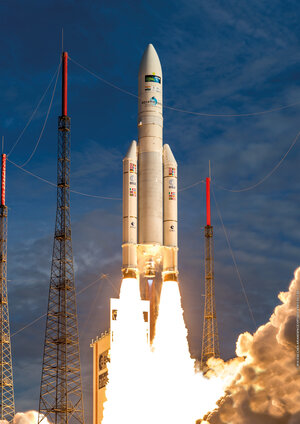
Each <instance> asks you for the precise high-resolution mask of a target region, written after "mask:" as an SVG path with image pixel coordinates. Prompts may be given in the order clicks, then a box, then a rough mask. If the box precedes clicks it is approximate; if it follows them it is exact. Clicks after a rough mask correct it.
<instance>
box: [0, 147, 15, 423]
mask: <svg viewBox="0 0 300 424" xmlns="http://www.w3.org/2000/svg"><path fill="white" fill-rule="evenodd" d="M5 175H6V155H5V154H2V170H1V206H0V326H1V329H0V331H1V339H0V396H1V399H0V402H1V403H0V420H7V421H9V422H10V421H12V420H13V418H14V415H15V400H14V382H13V370H12V356H11V341H10V327H9V310H8V295H7V206H6V205H5Z"/></svg>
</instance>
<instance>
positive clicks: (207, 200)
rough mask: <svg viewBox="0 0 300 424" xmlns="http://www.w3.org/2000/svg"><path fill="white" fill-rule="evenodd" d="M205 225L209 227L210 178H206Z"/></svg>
mask: <svg viewBox="0 0 300 424" xmlns="http://www.w3.org/2000/svg"><path fill="white" fill-rule="evenodd" d="M206 225H207V226H209V227H210V225H211V221H210V178H206Z"/></svg>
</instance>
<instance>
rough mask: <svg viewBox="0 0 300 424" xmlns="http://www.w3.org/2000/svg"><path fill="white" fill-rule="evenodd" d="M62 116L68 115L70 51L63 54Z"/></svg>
mask: <svg viewBox="0 0 300 424" xmlns="http://www.w3.org/2000/svg"><path fill="white" fill-rule="evenodd" d="M62 62H63V64H62V65H63V71H62V116H67V115H68V53H67V52H63V54H62Z"/></svg>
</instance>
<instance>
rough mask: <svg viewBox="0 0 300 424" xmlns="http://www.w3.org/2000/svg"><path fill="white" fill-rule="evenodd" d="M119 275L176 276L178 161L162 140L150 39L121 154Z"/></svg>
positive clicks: (158, 72) (159, 83) (159, 80)
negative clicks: (134, 135)
mask: <svg viewBox="0 0 300 424" xmlns="http://www.w3.org/2000/svg"><path fill="white" fill-rule="evenodd" d="M122 247H123V268H122V271H123V277H124V278H126V277H131V278H138V277H139V275H141V274H143V275H144V277H146V278H147V279H153V278H154V277H155V274H156V273H157V272H158V270H162V280H163V281H168V280H176V281H177V274H178V266H177V251H178V247H177V162H176V160H175V158H174V156H173V153H172V151H171V148H170V146H169V145H168V144H164V145H163V77H162V69H161V64H160V60H159V57H158V55H157V53H156V51H155V49H154V47H153V45H152V44H149V45H148V47H147V48H146V50H145V52H144V55H143V58H142V61H141V63H140V68H139V75H138V143H137V142H136V141H132V143H131V145H130V147H129V150H128V152H127V154H126V156H125V158H124V159H123V246H122Z"/></svg>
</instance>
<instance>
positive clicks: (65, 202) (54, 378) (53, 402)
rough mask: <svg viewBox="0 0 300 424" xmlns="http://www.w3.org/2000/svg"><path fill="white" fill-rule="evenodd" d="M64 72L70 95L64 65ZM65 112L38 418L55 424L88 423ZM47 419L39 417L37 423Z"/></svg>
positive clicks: (61, 126) (60, 120)
mask: <svg viewBox="0 0 300 424" xmlns="http://www.w3.org/2000/svg"><path fill="white" fill-rule="evenodd" d="M63 55H64V56H63V59H65V60H66V57H65V55H66V53H64V54H63ZM63 71H64V72H63V92H64V91H65V92H66V89H65V85H66V63H65V62H64V67H63ZM64 113H65V114H64ZM66 113H67V112H66V102H65V103H64V102H63V115H62V116H60V117H59V118H58V162H57V210H56V223H55V234H54V246H53V256H52V267H51V279H50V288H49V298H48V312H47V323H46V333H45V344H44V356H43V368H42V380H41V391H40V402H39V413H40V414H43V415H44V416H45V417H47V418H48V420H49V421H50V422H52V423H55V424H67V423H80V424H84V411H83V396H82V384H81V370H80V353H79V335H78V322H77V306H76V294H75V283H74V269H73V252H72V237H71V219H70V118H69V117H68V116H66ZM43 419H44V417H43V416H42V415H39V423H40V422H42V420H43Z"/></svg>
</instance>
